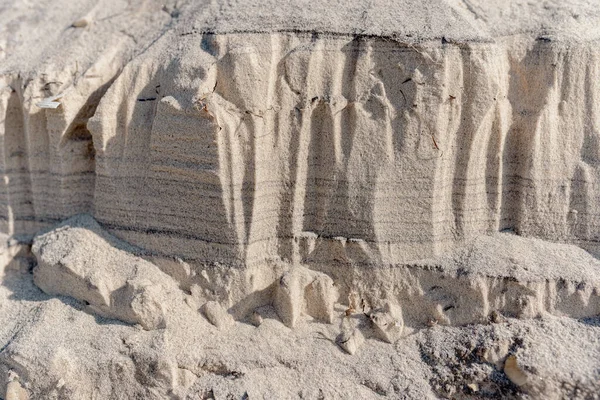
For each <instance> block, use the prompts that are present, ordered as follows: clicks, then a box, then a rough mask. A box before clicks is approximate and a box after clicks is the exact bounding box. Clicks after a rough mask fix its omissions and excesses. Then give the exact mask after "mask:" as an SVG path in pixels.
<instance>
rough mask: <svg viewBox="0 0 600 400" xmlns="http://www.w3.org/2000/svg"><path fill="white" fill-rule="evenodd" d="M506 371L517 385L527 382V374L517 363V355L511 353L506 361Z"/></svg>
mask: <svg viewBox="0 0 600 400" xmlns="http://www.w3.org/2000/svg"><path fill="white" fill-rule="evenodd" d="M504 373H505V374H506V376H507V377H508V379H510V380H511V382H512V383H514V384H515V385H517V386H523V385H524V384H525V383H527V374H526V373H525V372H523V370H522V369H521V367H519V364H518V363H517V357H516V356H514V355H510V356H508V357H507V358H506V361H505V362H504Z"/></svg>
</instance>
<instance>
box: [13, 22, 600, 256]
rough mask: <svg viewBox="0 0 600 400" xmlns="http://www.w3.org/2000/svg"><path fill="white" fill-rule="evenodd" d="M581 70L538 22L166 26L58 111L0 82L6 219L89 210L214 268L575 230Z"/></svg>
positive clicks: (590, 164) (583, 123)
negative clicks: (517, 29) (443, 26)
mask: <svg viewBox="0 0 600 400" xmlns="http://www.w3.org/2000/svg"><path fill="white" fill-rule="evenodd" d="M172 43H177V45H176V46H173V45H172ZM105 59H106V56H105V55H102V56H101V58H100V61H99V62H98V63H101V62H102V61H103V60H105ZM599 67H600V58H599V56H598V55H597V54H596V52H595V51H593V49H592V48H591V46H590V44H589V43H588V42H584V43H573V42H569V43H568V44H567V43H563V42H560V41H554V40H552V39H549V38H537V40H534V39H525V38H522V37H516V38H505V39H501V40H498V41H497V42H495V43H467V44H456V43H444V42H436V43H433V42H427V43H424V44H420V45H418V46H415V45H410V44H406V43H400V42H398V41H395V40H390V39H384V38H372V37H357V38H354V39H353V38H350V37H344V36H342V37H336V36H330V35H312V36H311V35H306V34H294V33H273V34H252V35H249V34H226V35H225V34H224V35H219V34H203V35H188V36H180V35H178V34H176V33H171V34H167V35H165V36H163V37H162V39H161V40H159V41H158V42H157V43H155V44H154V45H153V46H151V47H150V48H149V49H148V50H147V51H146V52H145V53H144V54H142V55H141V56H139V57H137V58H136V59H134V60H133V61H131V62H129V63H128V64H127V65H125V66H124V67H123V70H122V71H121V72H120V73H118V74H117V73H116V72H113V71H110V73H109V72H107V70H106V69H102V71H103V73H104V75H103V76H106V78H105V81H106V82H107V83H103V84H98V85H96V86H94V87H93V88H88V87H85V88H84V89H78V92H83V93H84V94H79V93H73V91H72V90H71V91H67V92H66V93H65V94H63V97H62V98H61V99H60V100H59V101H60V103H61V106H60V107H58V108H56V109H39V108H37V107H36V106H35V105H34V104H31V103H32V102H35V101H34V100H27V92H23V93H20V92H19V91H18V90H15V91H14V92H11V93H9V92H8V91H7V90H5V91H4V96H3V99H4V101H3V104H4V109H5V114H6V117H5V124H4V126H5V127H6V128H5V129H7V133H6V134H5V136H4V137H3V139H4V151H5V158H4V160H5V161H4V162H5V167H4V168H5V175H6V176H7V179H6V180H5V193H6V194H5V196H4V198H5V200H4V204H5V214H4V220H5V221H6V223H7V224H8V225H9V226H10V227H12V228H9V229H13V231H12V232H14V233H21V232H27V231H29V232H31V231H32V230H35V229H37V228H39V227H40V226H42V225H44V223H45V222H47V221H54V220H56V219H59V218H63V217H66V216H69V215H73V214H76V213H79V212H88V213H93V215H94V216H95V217H96V218H97V219H98V220H99V221H100V222H101V223H103V224H104V225H105V226H107V227H108V228H109V229H110V230H111V231H112V232H113V233H115V234H117V235H118V236H120V237H122V238H124V239H125V240H127V241H129V242H131V243H133V244H135V245H137V246H139V247H141V248H144V249H146V250H148V251H151V252H155V253H158V254H162V255H167V256H169V255H177V256H180V257H183V258H185V259H189V260H194V261H198V262H203V263H205V262H209V263H210V262H219V263H222V264H226V265H232V266H234V265H245V264H248V263H254V262H260V261H264V260H265V259H266V260H273V259H283V260H289V261H303V262H308V261H311V260H320V261H323V262H328V261H331V259H332V258H335V257H337V258H339V257H345V258H348V259H350V260H352V261H353V262H356V263H369V264H377V265H388V264H393V263H398V262H405V261H410V260H414V259H418V258H423V257H428V256H436V255H440V254H442V253H443V252H445V251H447V250H449V249H450V248H452V246H453V245H454V244H455V243H457V242H461V241H463V240H464V239H468V238H470V237H473V236H475V235H478V234H482V233H490V232H495V231H499V230H505V229H510V230H513V231H515V232H517V233H519V234H522V235H527V236H534V237H539V238H544V239H549V240H553V241H561V242H570V243H577V244H580V245H584V246H585V245H593V244H595V243H597V241H598V240H599V237H598V235H599V233H598V232H599V224H600V216H599V214H598V211H597V210H598V208H599V207H600V204H599V203H600V186H599V185H600V183H599V182H600V172H599V171H600V169H599V165H600V164H599V160H600V135H599V133H598V132H599V131H598V127H597V126H596V125H597V124H598V114H599V110H598V106H597V103H598V102H597V101H596V99H597V97H598V96H599V94H600V86H599V85H598V83H597V80H596V79H594V77H595V76H596V75H597V74H598V68H599ZM116 75H118V77H115V76H116ZM84 95H87V96H88V97H87V98H85V97H84ZM27 109H30V110H32V111H30V112H27ZM92 114H93V116H92ZM90 117H91V119H89V118H90ZM88 119H89V120H88ZM13 193H14V194H13ZM47 198H49V199H50V200H49V201H46V199H47ZM42 199H43V201H42ZM334 249H335V250H334Z"/></svg>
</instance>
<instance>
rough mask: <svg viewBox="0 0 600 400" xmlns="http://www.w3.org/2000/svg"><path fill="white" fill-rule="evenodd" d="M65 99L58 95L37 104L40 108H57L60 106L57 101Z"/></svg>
mask: <svg viewBox="0 0 600 400" xmlns="http://www.w3.org/2000/svg"><path fill="white" fill-rule="evenodd" d="M62 97H63V94H62V93H61V94H57V95H55V96H50V97H46V98H45V99H44V100H42V101H40V102H39V103H37V104H36V106H38V107H39V108H57V107H58V106H60V102H59V101H57V100H59V99H61V98H62Z"/></svg>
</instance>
